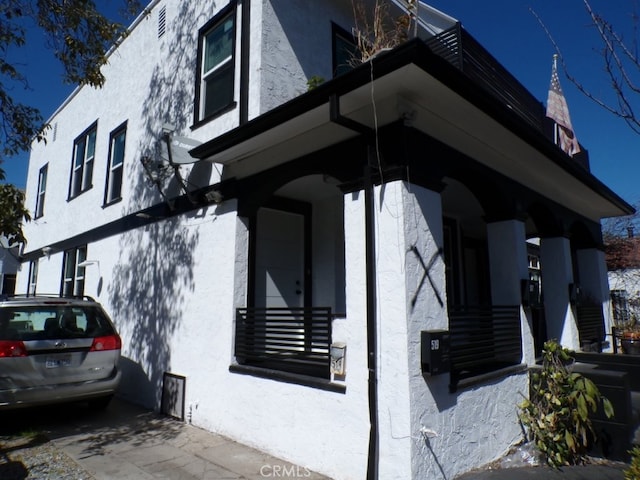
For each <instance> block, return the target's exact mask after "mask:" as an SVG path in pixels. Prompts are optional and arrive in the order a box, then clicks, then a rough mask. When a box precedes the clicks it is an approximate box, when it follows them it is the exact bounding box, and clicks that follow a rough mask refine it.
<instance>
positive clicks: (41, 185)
mask: <svg viewBox="0 0 640 480" xmlns="http://www.w3.org/2000/svg"><path fill="white" fill-rule="evenodd" d="M47 170H48V166H47V165H45V166H44V167H42V168H41V169H40V176H39V177H38V197H37V200H36V217H41V216H42V215H43V214H44V197H45V192H46V190H47Z"/></svg>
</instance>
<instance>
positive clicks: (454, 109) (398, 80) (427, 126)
mask: <svg viewBox="0 0 640 480" xmlns="http://www.w3.org/2000/svg"><path fill="white" fill-rule="evenodd" d="M424 48H426V47H418V48H417V50H419V51H420V52H419V53H421V55H422V57H416V58H413V57H411V56H409V55H404V56H405V57H407V58H406V59H404V58H403V57H402V54H403V51H401V52H398V54H397V55H396V50H394V51H392V52H390V53H387V54H384V55H382V56H380V57H379V58H378V59H376V60H375V62H376V63H375V64H374V67H373V68H374V69H375V71H376V72H382V73H377V74H376V75H372V72H371V70H372V69H371V68H369V66H368V65H364V66H362V67H360V68H359V69H356V71H354V72H352V73H353V74H354V75H353V79H355V80H356V81H355V82H354V81H351V82H348V80H349V78H338V79H335V80H333V81H331V82H327V84H325V85H323V86H321V87H320V88H319V89H318V90H319V91H318V92H315V91H312V92H309V93H308V94H306V95H302V96H301V97H298V98H297V99H294V100H292V101H291V102H288V103H287V104H285V105H283V106H281V107H278V109H276V110H275V111H272V112H269V113H267V114H265V115H262V116H261V117H259V118H258V119H256V120H253V121H252V122H249V123H248V124H247V125H245V126H241V127H239V128H238V129H236V130H237V131H233V132H230V133H229V134H227V135H223V136H222V137H219V139H214V140H212V141H211V142H208V143H207V144H204V145H202V146H200V147H198V148H197V149H195V150H194V151H193V152H192V153H193V154H194V155H196V156H198V157H200V158H202V159H206V160H209V161H212V162H217V163H221V164H224V165H226V170H227V171H226V172H225V176H231V177H237V178H242V177H246V176H248V175H251V174H254V173H257V172H259V171H264V170H266V169H269V168H271V167H274V166H276V165H279V164H283V163H286V162H288V161H290V160H293V159H296V158H298V157H301V156H303V155H306V154H309V153H312V152H314V151H317V150H320V149H322V148H325V147H328V146H331V145H334V144H337V143H339V142H342V141H344V140H347V139H349V138H351V137H355V136H357V135H359V133H358V132H355V131H353V130H350V129H349V128H346V127H344V126H341V125H338V124H336V123H334V122H332V121H331V119H330V109H329V96H330V95H331V94H337V95H339V98H340V113H341V114H342V115H343V116H345V117H347V118H349V119H351V120H354V121H356V122H358V123H361V124H363V125H366V126H367V127H369V128H371V129H374V128H375V127H378V128H380V127H382V126H384V125H388V124H390V123H393V122H395V121H397V120H399V119H401V118H405V119H410V120H407V121H410V122H411V125H412V126H413V127H415V128H417V129H419V130H421V131H422V132H424V133H426V134H428V135H430V136H431V137H433V138H435V139H437V140H439V141H441V142H443V143H445V144H447V145H449V146H450V147H452V148H454V149H456V150H458V151H460V152H462V153H463V154H465V155H467V156H468V157H470V158H472V159H474V160H476V161H478V162H480V163H482V164H484V165H486V166H487V167H489V168H491V169H493V170H495V171H497V172H499V173H501V174H502V175H504V176H506V177H509V178H511V179H513V180H515V181H516V182H519V183H521V184H523V185H526V186H527V187H528V188H530V189H532V190H535V191H537V192H539V193H540V194H542V195H543V196H545V197H547V198H549V199H550V200H552V201H554V202H557V203H558V204H560V205H563V206H565V207H567V208H569V209H571V210H573V211H575V212H576V213H579V214H580V215H583V216H585V217H587V218H589V219H592V220H595V221H597V220H599V219H601V218H603V217H609V216H617V215H624V214H627V213H629V212H630V211H632V208H631V207H630V205H628V204H627V203H626V202H625V201H624V200H622V199H621V198H620V197H618V196H617V195H616V194H615V193H614V192H612V191H611V190H610V189H609V188H608V187H606V186H605V185H604V184H602V183H601V182H600V181H599V180H597V179H596V178H595V177H594V176H593V175H591V174H590V173H589V172H587V171H586V170H584V169H583V168H582V167H580V166H579V165H578V164H577V163H576V162H574V161H573V160H572V159H570V158H569V157H567V156H566V155H564V153H562V152H561V151H560V150H559V149H557V147H555V146H554V145H552V144H551V143H550V142H549V141H548V140H547V139H546V138H544V137H543V136H542V134H540V133H539V132H536V131H534V129H533V128H529V127H524V130H523V125H522V123H523V122H522V121H521V120H520V119H519V118H517V117H516V115H515V114H512V112H510V111H508V110H507V109H506V108H505V107H504V106H503V105H499V104H498V105H490V106H491V108H487V105H488V104H492V103H495V102H492V101H491V100H489V99H488V98H487V97H489V95H488V94H484V95H482V94H478V91H477V86H476V85H473V84H472V83H471V81H470V80H468V79H466V77H464V78H462V76H461V74H460V73H459V72H458V71H457V70H455V69H453V67H451V68H452V69H453V71H446V69H447V68H449V66H448V64H447V65H443V64H442V62H441V61H440V59H437V60H436V59H435V58H436V57H435V56H431V57H432V58H428V59H427V60H429V61H425V59H424V58H423V57H425V56H426V57H429V51H428V49H427V50H426V51H425V50H424ZM400 49H402V47H400ZM414 56H415V55H414ZM415 60H418V61H415ZM432 63H433V64H434V67H432V66H431V64H432ZM363 67H364V68H363ZM385 67H386V70H385ZM367 70H369V71H368V72H367ZM443 70H445V72H444V74H443ZM349 75H350V74H347V75H345V76H344V77H349ZM372 78H373V81H372ZM447 78H453V81H446V80H447ZM445 82H446V83H445ZM465 86H466V88H465ZM332 87H333V88H332ZM469 92H471V93H469ZM474 92H475V93H474ZM500 109H502V110H506V112H505V111H502V112H501V111H500ZM496 111H498V112H499V113H500V114H499V115H497V114H496ZM243 129H244V130H245V131H244V132H243V131H242V130H243ZM523 132H524V133H525V135H523ZM414 153H415V155H418V156H424V157H425V160H426V159H428V158H429V152H414ZM443 160H445V161H446V159H443Z"/></svg>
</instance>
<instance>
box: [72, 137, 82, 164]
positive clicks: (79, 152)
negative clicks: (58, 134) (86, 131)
mask: <svg viewBox="0 0 640 480" xmlns="http://www.w3.org/2000/svg"><path fill="white" fill-rule="evenodd" d="M83 163H84V138H83V139H82V140H80V141H79V142H78V143H77V144H76V160H75V163H74V170H76V169H78V168H81V167H82V164H83Z"/></svg>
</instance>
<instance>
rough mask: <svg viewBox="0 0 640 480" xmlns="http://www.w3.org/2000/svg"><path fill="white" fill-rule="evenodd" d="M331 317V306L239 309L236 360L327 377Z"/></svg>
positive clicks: (252, 364)
mask: <svg viewBox="0 0 640 480" xmlns="http://www.w3.org/2000/svg"><path fill="white" fill-rule="evenodd" d="M332 318H333V316H332V314H331V308H330V307H313V308H238V309H237V310H236V341H235V356H236V360H237V361H238V363H239V364H241V365H251V366H255V367H263V368H268V369H273V370H279V371H283V372H289V373H299V374H303V375H310V376H314V377H320V378H329V376H330V375H329V370H330V346H331V320H332Z"/></svg>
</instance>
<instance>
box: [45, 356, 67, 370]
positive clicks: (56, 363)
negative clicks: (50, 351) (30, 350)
mask: <svg viewBox="0 0 640 480" xmlns="http://www.w3.org/2000/svg"><path fill="white" fill-rule="evenodd" d="M69 365H71V355H59V356H55V357H47V359H46V361H45V366H46V367H47V368H59V367H68V366H69Z"/></svg>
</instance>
